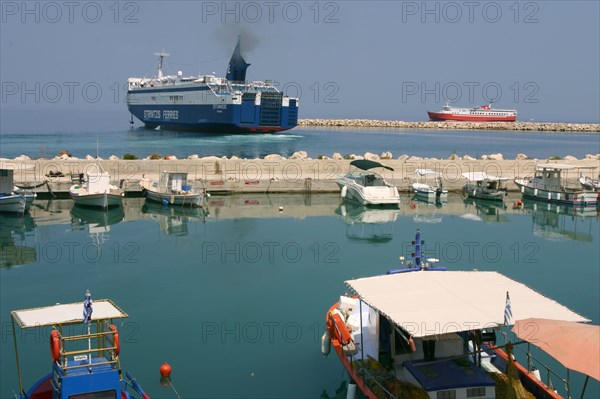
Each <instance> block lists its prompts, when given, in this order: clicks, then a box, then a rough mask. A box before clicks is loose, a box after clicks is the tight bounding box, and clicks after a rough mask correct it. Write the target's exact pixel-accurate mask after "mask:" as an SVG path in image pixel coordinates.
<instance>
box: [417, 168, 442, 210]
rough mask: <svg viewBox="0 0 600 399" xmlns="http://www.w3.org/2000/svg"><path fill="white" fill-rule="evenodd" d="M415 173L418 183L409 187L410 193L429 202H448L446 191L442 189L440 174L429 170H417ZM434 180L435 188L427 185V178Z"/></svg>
mask: <svg viewBox="0 0 600 399" xmlns="http://www.w3.org/2000/svg"><path fill="white" fill-rule="evenodd" d="M415 173H416V174H417V175H418V176H419V181H418V182H415V183H413V184H412V185H411V189H412V191H413V192H414V193H415V195H416V196H417V197H419V198H423V199H426V200H427V201H428V202H429V201H434V200H435V201H436V202H445V201H448V190H446V189H445V188H444V187H443V184H442V177H441V176H440V174H439V173H438V172H436V171H434V170H431V169H417V170H415ZM428 177H432V178H434V179H435V182H436V187H435V188H433V187H431V185H429V184H428V183H427V178H428Z"/></svg>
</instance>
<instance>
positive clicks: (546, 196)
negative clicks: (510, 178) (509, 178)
mask: <svg viewBox="0 0 600 399" xmlns="http://www.w3.org/2000/svg"><path fill="white" fill-rule="evenodd" d="M515 184H516V185H517V187H519V191H521V194H523V196H524V197H528V198H533V199H536V200H539V201H544V202H550V203H554V204H565V205H576V206H594V205H598V197H599V196H600V193H598V192H593V191H592V192H590V191H579V190H567V189H563V190H562V191H552V190H544V189H542V188H537V187H532V186H530V185H528V184H527V181H526V180H522V179H515Z"/></svg>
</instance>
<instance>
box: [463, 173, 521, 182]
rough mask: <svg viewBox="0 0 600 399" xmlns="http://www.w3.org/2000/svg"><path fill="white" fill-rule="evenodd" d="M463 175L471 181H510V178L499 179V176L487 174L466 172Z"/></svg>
mask: <svg viewBox="0 0 600 399" xmlns="http://www.w3.org/2000/svg"><path fill="white" fill-rule="evenodd" d="M462 175H463V176H464V177H466V178H467V179H468V180H470V181H482V180H510V179H509V178H508V177H498V176H494V175H488V174H487V173H485V172H465V173H463V174H462Z"/></svg>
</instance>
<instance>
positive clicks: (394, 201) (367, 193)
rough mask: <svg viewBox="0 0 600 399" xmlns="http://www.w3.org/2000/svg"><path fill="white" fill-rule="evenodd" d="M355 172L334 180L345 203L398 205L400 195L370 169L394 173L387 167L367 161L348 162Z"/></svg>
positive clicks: (352, 171) (393, 187) (392, 186)
mask: <svg viewBox="0 0 600 399" xmlns="http://www.w3.org/2000/svg"><path fill="white" fill-rule="evenodd" d="M350 166H353V167H354V168H355V170H351V171H350V172H348V173H347V174H346V175H344V176H342V177H340V178H339V179H337V180H336V183H337V185H338V187H339V188H340V196H341V197H342V198H343V199H344V200H347V201H351V202H356V203H359V204H362V205H396V206H397V205H398V204H400V194H399V193H398V189H397V188H396V186H394V185H393V184H390V183H388V182H387V181H386V180H385V179H384V178H383V176H381V175H380V174H379V173H375V172H373V171H371V169H375V168H381V169H387V170H389V171H392V172H393V171H394V169H392V168H391V167H389V166H385V165H382V164H380V163H379V162H375V161H370V160H367V159H359V160H355V161H352V162H350Z"/></svg>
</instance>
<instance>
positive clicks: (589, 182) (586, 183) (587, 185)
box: [579, 173, 600, 191]
mask: <svg viewBox="0 0 600 399" xmlns="http://www.w3.org/2000/svg"><path fill="white" fill-rule="evenodd" d="M579 184H581V187H583V189H584V190H589V191H600V180H597V179H592V178H591V177H589V176H584V175H583V173H580V174H579Z"/></svg>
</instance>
